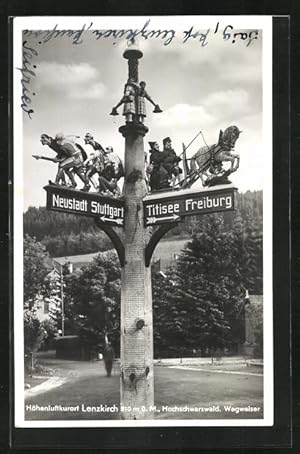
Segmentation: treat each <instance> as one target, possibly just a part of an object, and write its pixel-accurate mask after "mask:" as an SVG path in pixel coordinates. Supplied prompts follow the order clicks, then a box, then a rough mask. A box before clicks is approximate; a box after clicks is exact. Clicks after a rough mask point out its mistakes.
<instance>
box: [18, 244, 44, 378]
mask: <svg viewBox="0 0 300 454" xmlns="http://www.w3.org/2000/svg"><path fill="white" fill-rule="evenodd" d="M48 259H49V257H48V254H47V253H46V251H45V248H44V246H43V245H42V244H41V243H39V242H37V241H36V239H35V238H31V237H30V236H28V235H26V236H25V238H24V353H25V366H26V369H27V370H29V369H33V368H34V363H35V361H34V353H35V352H36V351H37V350H38V349H39V348H40V346H41V344H42V342H43V339H44V338H45V337H46V334H47V333H46V331H45V330H44V329H43V327H42V325H41V322H40V320H39V319H38V317H37V315H36V310H37V307H38V304H40V303H41V301H43V296H45V293H46V287H45V279H46V276H47V273H48V272H49V267H48V264H47V260H48Z"/></svg>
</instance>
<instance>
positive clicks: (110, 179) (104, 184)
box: [99, 147, 124, 197]
mask: <svg viewBox="0 0 300 454" xmlns="http://www.w3.org/2000/svg"><path fill="white" fill-rule="evenodd" d="M113 151H114V150H113V147H106V149H105V152H106V157H105V162H104V169H103V172H102V173H101V175H100V176H99V192H100V193H101V194H103V195H109V196H114V197H119V196H120V195H121V192H120V189H119V186H118V181H119V179H120V178H121V177H123V176H124V169H123V164H122V161H121V159H120V158H119V156H117V155H116V154H115V153H114V152H113Z"/></svg>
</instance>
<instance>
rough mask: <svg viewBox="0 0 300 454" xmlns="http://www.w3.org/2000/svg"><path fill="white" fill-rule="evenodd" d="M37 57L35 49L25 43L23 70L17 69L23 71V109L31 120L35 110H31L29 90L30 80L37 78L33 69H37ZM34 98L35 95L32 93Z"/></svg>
mask: <svg viewBox="0 0 300 454" xmlns="http://www.w3.org/2000/svg"><path fill="white" fill-rule="evenodd" d="M34 56H35V57H37V56H38V53H37V51H36V50H35V49H33V48H32V47H28V46H27V41H24V42H23V49H22V66H23V67H22V68H17V69H18V70H19V71H21V74H22V79H21V84H22V96H21V102H22V104H21V107H22V109H23V110H24V112H26V113H27V114H28V116H29V118H30V119H31V118H32V117H31V115H32V114H33V113H34V110H33V109H32V108H30V104H31V97H30V95H31V92H30V90H29V86H30V80H31V77H35V72H34V71H33V70H32V69H35V68H36V65H34V64H33V61H32V59H33V57H34ZM32 95H33V96H34V95H35V93H32Z"/></svg>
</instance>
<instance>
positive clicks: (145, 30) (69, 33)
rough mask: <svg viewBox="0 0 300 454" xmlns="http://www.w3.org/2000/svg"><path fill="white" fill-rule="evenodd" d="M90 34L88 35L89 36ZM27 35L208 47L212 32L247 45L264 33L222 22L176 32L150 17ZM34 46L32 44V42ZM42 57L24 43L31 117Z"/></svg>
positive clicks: (25, 97) (25, 102) (42, 39)
mask: <svg viewBox="0 0 300 454" xmlns="http://www.w3.org/2000/svg"><path fill="white" fill-rule="evenodd" d="M87 33H88V35H87ZM23 34H24V37H25V38H27V39H30V40H31V42H32V40H35V39H36V40H37V43H38V44H39V45H42V44H46V43H48V42H49V41H53V40H57V39H62V38H65V39H69V40H70V41H71V43H72V44H74V45H80V44H82V43H83V42H84V39H85V37H86V36H89V37H93V38H94V39H95V40H96V41H100V40H107V39H110V40H112V44H116V43H117V42H118V41H120V40H126V41H134V40H136V39H137V38H138V39H144V40H148V39H159V40H161V42H162V43H163V45H164V46H169V45H170V44H171V43H173V42H174V40H175V38H176V39H177V43H178V44H186V43H187V42H190V41H196V42H199V45H200V46H201V47H204V46H207V45H208V43H209V39H210V36H211V35H216V36H220V39H222V40H223V41H224V42H227V43H231V44H235V43H237V45H238V44H239V43H241V44H244V45H245V47H248V46H250V44H251V43H252V42H253V41H255V40H257V39H258V38H259V36H260V34H259V30H235V29H234V27H233V26H232V25H229V24H228V25H226V26H225V27H222V26H221V25H220V22H218V23H217V24H216V26H215V27H214V28H213V29H211V28H208V29H207V30H203V29H197V28H196V27H195V26H194V25H193V26H192V27H190V28H189V29H187V30H183V31H175V30H173V29H165V30H161V29H155V28H152V27H150V19H148V20H147V21H146V22H145V24H144V25H143V27H142V28H140V29H134V28H127V29H107V30H96V29H94V27H93V22H91V23H90V24H89V25H88V24H83V25H82V27H81V28H80V29H79V30H73V29H69V30H61V29H60V27H59V25H58V24H56V25H55V26H54V28H53V29H52V30H24V31H23ZM31 46H32V44H31ZM35 57H38V52H37V51H36V50H35V49H34V48H33V47H29V45H28V44H27V41H24V42H23V53H22V59H23V62H22V68H17V69H18V70H19V71H21V74H22V79H21V84H22V96H21V102H22V103H21V107H22V109H23V110H24V112H26V113H27V115H28V117H29V118H30V119H32V114H33V113H34V110H33V108H32V106H31V104H32V100H31V94H32V96H35V93H31V92H30V90H29V87H30V81H31V78H32V77H36V74H35V72H34V69H36V65H34V64H33V63H34V58H35Z"/></svg>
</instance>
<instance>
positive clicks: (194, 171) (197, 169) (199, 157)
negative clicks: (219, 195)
mask: <svg viewBox="0 0 300 454" xmlns="http://www.w3.org/2000/svg"><path fill="white" fill-rule="evenodd" d="M241 132H242V131H240V130H239V128H238V127H237V126H229V127H228V128H227V129H225V131H224V132H223V131H220V134H219V141H218V143H217V144H214V145H210V146H203V147H201V148H200V149H199V150H198V151H197V152H196V153H195V154H194V155H193V156H192V158H191V164H190V170H189V176H190V178H189V180H190V181H189V182H188V184H189V185H190V184H192V183H193V182H194V181H195V180H196V179H197V178H198V177H200V178H201V181H202V184H203V185H205V180H204V177H206V178H210V177H211V175H209V174H208V173H207V172H210V173H211V174H212V173H214V174H217V173H219V172H221V171H222V162H226V161H230V162H231V167H230V169H229V171H228V174H230V173H232V172H235V171H236V170H237V169H238V168H239V164H240V156H239V154H238V153H233V152H232V150H233V149H234V146H235V143H236V141H237V139H238V138H239V136H240V133H241ZM193 176H194V178H193Z"/></svg>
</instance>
